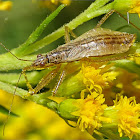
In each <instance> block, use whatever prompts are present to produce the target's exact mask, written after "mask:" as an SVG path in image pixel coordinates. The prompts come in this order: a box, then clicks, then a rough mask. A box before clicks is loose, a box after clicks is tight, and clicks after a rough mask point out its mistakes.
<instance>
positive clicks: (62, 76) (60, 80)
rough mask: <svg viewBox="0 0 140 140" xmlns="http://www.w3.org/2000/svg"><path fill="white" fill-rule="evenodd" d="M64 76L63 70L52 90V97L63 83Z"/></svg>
mask: <svg viewBox="0 0 140 140" xmlns="http://www.w3.org/2000/svg"><path fill="white" fill-rule="evenodd" d="M65 76H66V71H65V69H63V71H62V72H61V74H60V75H59V80H58V82H57V84H56V86H55V87H54V89H53V90H52V94H53V96H55V95H56V93H57V91H58V88H59V87H60V85H61V84H62V82H63V80H64V78H65Z"/></svg>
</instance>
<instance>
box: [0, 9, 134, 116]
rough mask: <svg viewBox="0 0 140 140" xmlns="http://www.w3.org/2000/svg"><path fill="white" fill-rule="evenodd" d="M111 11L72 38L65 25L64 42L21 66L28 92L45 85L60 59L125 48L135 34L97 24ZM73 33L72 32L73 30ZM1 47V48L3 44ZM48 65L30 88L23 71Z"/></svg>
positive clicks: (103, 53)
mask: <svg viewBox="0 0 140 140" xmlns="http://www.w3.org/2000/svg"><path fill="white" fill-rule="evenodd" d="M113 12H114V11H113ZM113 12H112V11H111V12H109V13H108V14H106V15H105V17H103V18H102V20H101V21H100V22H99V23H98V25H97V26H96V28H94V29H92V30H90V31H88V32H86V33H84V34H83V35H81V36H79V37H78V38H76V39H75V40H72V41H70V37H69V35H68V33H67V32H68V28H67V27H66V35H65V40H66V44H64V45H61V46H59V47H58V48H57V49H55V50H52V51H51V52H49V53H47V54H46V55H41V54H39V55H37V59H36V60H35V61H34V62H33V63H32V65H31V66H27V67H25V68H24V69H23V70H22V73H21V74H23V75H24V76H25V79H26V82H27V87H28V88H29V94H30V95H33V94H36V93H38V92H39V91H40V90H41V89H42V88H43V87H44V86H45V85H47V84H48V83H49V82H50V81H51V80H52V79H53V78H54V77H55V76H56V75H57V72H58V71H59V70H60V68H61V64H62V63H65V62H67V63H68V64H69V63H71V62H73V61H79V60H81V59H82V58H88V57H101V56H104V55H112V54H118V53H123V52H127V51H128V50H129V48H130V47H131V46H132V45H133V43H134V41H135V38H136V35H135V34H129V33H122V32H118V31H111V30H110V29H103V28H100V26H101V24H103V23H104V21H105V20H106V19H107V18H108V17H109V16H110V15H111V14H112V13H113ZM71 34H73V33H71ZM73 36H75V35H74V34H73ZM1 45H2V44H1ZM3 47H4V48H5V46H3ZM10 53H11V52H10ZM11 54H12V53H11ZM51 66H56V68H55V69H53V70H52V71H51V72H49V73H47V75H45V76H44V77H43V78H42V79H41V80H40V82H39V83H38V85H37V86H36V87H35V88H32V86H31V84H30V83H29V82H28V79H27V76H26V74H25V72H26V71H30V70H40V69H45V68H48V67H51ZM67 67H68V65H66V66H64V67H63V69H62V72H61V73H60V76H59V80H58V82H57V84H56V86H55V88H54V90H53V91H52V92H53V95H55V94H56V93H57V90H58V88H59V87H60V85H61V83H62V82H63V80H64V78H65V76H66V74H67ZM20 76H21V75H20ZM19 79H20V77H19ZM18 82H19V80H18ZM16 87H17V86H16ZM15 93H16V89H15V91H14V95H15ZM10 112H11V108H10V110H9V114H10Z"/></svg>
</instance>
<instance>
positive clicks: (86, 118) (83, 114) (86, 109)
mask: <svg viewBox="0 0 140 140" xmlns="http://www.w3.org/2000/svg"><path fill="white" fill-rule="evenodd" d="M81 94H82V95H84V91H82V93H81ZM104 101H105V98H104V97H103V94H100V95H99V94H97V93H96V92H93V93H91V95H88V96H87V97H86V98H85V99H84V96H82V97H81V99H79V100H78V102H77V105H76V106H77V107H79V110H78V111H76V112H73V115H75V116H79V119H78V122H77V125H78V126H79V128H80V129H81V131H84V130H85V129H87V130H88V131H89V132H90V133H93V132H94V130H95V129H99V128H100V127H102V123H101V122H107V123H111V119H110V118H107V117H104V116H103V113H104V110H105V108H107V105H105V104H103V103H104Z"/></svg>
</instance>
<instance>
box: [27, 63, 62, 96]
mask: <svg viewBox="0 0 140 140" xmlns="http://www.w3.org/2000/svg"><path fill="white" fill-rule="evenodd" d="M60 67H61V64H58V65H57V67H56V69H54V70H52V71H51V72H49V73H48V74H47V75H45V76H44V77H43V78H42V79H41V80H40V82H39V83H38V85H37V86H36V87H35V88H34V89H33V88H32V89H31V88H30V91H29V93H30V95H33V94H36V93H37V92H38V91H40V90H41V89H42V88H43V87H44V86H46V85H47V84H48V83H49V82H50V81H51V80H52V79H53V78H54V77H55V76H56V74H57V72H58V71H59V69H60Z"/></svg>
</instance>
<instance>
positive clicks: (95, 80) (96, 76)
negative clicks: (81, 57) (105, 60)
mask: <svg viewBox="0 0 140 140" xmlns="http://www.w3.org/2000/svg"><path fill="white" fill-rule="evenodd" d="M103 69H106V68H105V67H104V68H102V69H101V68H100V69H99V68H95V67H94V66H92V65H88V66H87V65H85V64H84V63H83V64H82V70H81V71H82V73H83V83H84V84H85V85H86V87H87V89H88V90H89V91H90V92H92V91H93V89H94V90H95V91H96V92H98V93H102V89H103V87H104V86H106V85H108V83H109V82H111V81H113V80H114V79H115V78H116V76H117V73H116V72H114V71H112V72H104V70H103Z"/></svg>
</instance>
